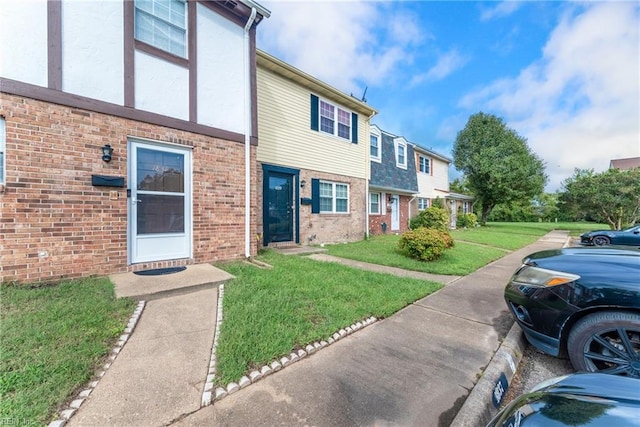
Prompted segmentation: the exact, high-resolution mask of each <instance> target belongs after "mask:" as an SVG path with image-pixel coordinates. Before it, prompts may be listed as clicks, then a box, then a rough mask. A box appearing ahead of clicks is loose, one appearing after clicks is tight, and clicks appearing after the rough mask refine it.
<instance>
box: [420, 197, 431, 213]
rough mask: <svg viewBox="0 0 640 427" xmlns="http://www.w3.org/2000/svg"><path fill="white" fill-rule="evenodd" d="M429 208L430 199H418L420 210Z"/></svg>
mask: <svg viewBox="0 0 640 427" xmlns="http://www.w3.org/2000/svg"><path fill="white" fill-rule="evenodd" d="M428 207H429V199H428V198H426V197H419V198H418V210H419V211H423V210H425V209H427V208H428Z"/></svg>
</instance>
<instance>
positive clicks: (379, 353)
mask: <svg viewBox="0 0 640 427" xmlns="http://www.w3.org/2000/svg"><path fill="white" fill-rule="evenodd" d="M566 237H567V234H566V233H564V232H551V233H549V234H548V235H547V236H545V237H543V238H542V239H540V240H538V241H537V242H535V243H533V244H531V245H529V246H527V247H525V248H523V249H520V250H518V251H515V252H513V253H510V254H508V255H507V256H505V257H504V258H502V259H500V260H498V261H495V262H494V263H492V264H490V265H488V266H486V267H484V268H482V269H480V270H478V271H476V272H475V273H473V274H470V275H468V276H465V277H463V278H460V279H459V280H457V281H454V282H452V283H450V284H448V285H447V286H446V287H444V288H443V289H442V290H440V291H439V292H437V293H435V294H433V295H430V296H428V297H426V298H423V299H422V300H419V301H417V302H416V303H414V304H412V305H410V306H408V307H406V308H405V309H403V310H401V311H400V312H398V313H396V314H395V315H393V316H391V317H389V318H387V319H384V320H383V321H380V322H377V323H375V324H373V325H371V326H369V327H367V328H364V329H362V330H360V331H358V332H357V333H355V334H352V335H349V336H348V337H346V338H344V339H342V340H340V341H338V342H336V343H334V344H333V345H331V346H329V347H327V348H325V349H323V350H322V351H319V352H318V353H316V354H314V355H312V356H310V357H307V358H305V359H304V360H302V361H300V362H297V363H295V364H293V365H291V366H290V367H287V368H286V369H284V370H282V371H281V372H278V373H276V374H274V375H271V376H269V377H267V378H265V379H263V380H262V381H259V382H257V383H255V384H252V385H251V386H249V387H247V388H245V389H243V390H240V391H238V392H237V393H235V394H233V395H230V396H228V397H226V398H225V399H223V400H221V401H218V402H215V403H214V404H213V405H212V406H209V407H206V408H203V409H201V410H199V411H197V412H195V413H193V414H191V415H189V416H186V417H184V418H182V419H180V420H178V421H177V422H175V423H174V424H172V425H176V426H200V425H202V426H209V425H216V426H227V425H228V426H245V425H252V426H255V425H263V426H272V425H317V426H352V425H358V426H373V425H375V426H448V425H450V424H451V422H452V420H453V419H454V417H455V416H456V414H457V413H458V411H459V410H460V408H461V406H462V405H463V403H464V402H465V400H466V399H467V396H468V395H469V393H470V391H471V390H472V389H473V388H474V385H475V384H476V382H477V379H478V377H479V376H480V375H481V374H482V372H483V370H484V369H485V368H486V367H487V365H488V364H489V362H490V361H491V359H492V357H493V355H494V353H495V352H496V350H497V349H498V348H499V346H500V343H501V340H502V339H503V338H504V337H505V335H506V334H507V331H508V330H509V328H510V327H511V325H512V324H513V319H511V316H510V314H509V313H508V312H507V308H506V306H505V303H504V299H503V296H502V293H503V289H504V286H505V285H506V283H507V281H508V280H509V277H510V276H511V274H512V273H513V272H514V271H515V269H516V268H517V267H518V266H519V265H520V263H521V260H522V258H523V257H524V256H526V255H527V254H529V253H531V252H535V251H539V250H544V249H554V248H560V247H562V245H563V244H564V242H565V241H566ZM486 398H487V399H489V398H490V397H489V396H486ZM465 425H472V424H465Z"/></svg>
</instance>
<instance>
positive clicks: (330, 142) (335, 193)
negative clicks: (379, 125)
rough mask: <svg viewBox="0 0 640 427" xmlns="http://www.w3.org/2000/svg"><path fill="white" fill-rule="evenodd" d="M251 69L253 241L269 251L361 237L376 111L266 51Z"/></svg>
mask: <svg viewBox="0 0 640 427" xmlns="http://www.w3.org/2000/svg"><path fill="white" fill-rule="evenodd" d="M257 64H258V78H257V80H258V124H259V128H260V135H259V137H260V144H259V146H258V153H257V156H258V157H257V158H258V162H259V166H258V167H259V171H261V173H259V175H258V188H262V192H261V193H259V199H261V200H259V201H258V208H259V209H260V208H261V214H259V215H258V221H259V224H258V232H259V236H258V238H259V239H260V241H261V242H262V244H263V245H265V246H270V247H273V246H276V247H277V246H288V245H294V244H300V245H308V244H323V243H336V242H348V241H354V240H360V239H363V238H364V236H365V234H366V230H367V228H366V223H367V221H366V212H367V208H366V206H367V190H366V188H367V180H368V177H369V165H368V163H369V159H368V151H367V150H368V144H367V143H366V141H368V138H369V125H370V119H371V117H372V116H373V115H374V114H376V111H375V110H374V109H373V108H371V107H370V106H368V105H367V104H365V103H364V102H361V101H359V100H358V99H356V98H354V97H352V96H349V95H346V94H344V93H342V92H340V91H338V90H337V89H335V88H333V87H331V86H330V85H328V84H326V83H324V82H322V81H320V80H318V79H316V78H315V77H313V76H311V75H309V74H306V73H304V72H303V71H301V70H299V69H297V68H295V67H293V66H291V65H289V64H287V63H285V62H283V61H281V60H279V59H277V58H275V57H273V56H272V55H269V54H268V53H266V52H263V51H260V50H258V51H257Z"/></svg>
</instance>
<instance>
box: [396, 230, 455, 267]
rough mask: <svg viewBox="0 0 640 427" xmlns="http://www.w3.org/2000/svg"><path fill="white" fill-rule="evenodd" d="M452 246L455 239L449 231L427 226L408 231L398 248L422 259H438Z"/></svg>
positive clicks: (412, 256)
mask: <svg viewBox="0 0 640 427" xmlns="http://www.w3.org/2000/svg"><path fill="white" fill-rule="evenodd" d="M451 246H453V239H452V238H451V236H450V235H449V233H447V232H445V231H439V230H435V229H433V228H426V227H419V228H417V229H415V230H409V231H406V232H405V233H403V234H402V236H400V240H399V241H398V248H399V249H400V250H401V251H402V252H406V253H407V255H409V256H410V257H411V258H415V259H419V260H421V261H433V260H436V259H438V258H440V256H441V255H442V253H443V252H444V251H445V250H446V249H447V248H450V247H451Z"/></svg>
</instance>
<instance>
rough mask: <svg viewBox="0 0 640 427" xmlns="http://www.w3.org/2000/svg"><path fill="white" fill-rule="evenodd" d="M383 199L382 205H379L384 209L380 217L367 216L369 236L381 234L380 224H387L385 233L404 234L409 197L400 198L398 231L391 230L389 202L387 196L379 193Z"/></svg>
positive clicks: (406, 228) (407, 218)
mask: <svg viewBox="0 0 640 427" xmlns="http://www.w3.org/2000/svg"><path fill="white" fill-rule="evenodd" d="M381 194H382V196H383V198H384V203H381V205H384V206H381V209H382V208H384V209H386V210H383V211H382V212H381V214H380V215H375V214H374V215H369V234H370V235H372V236H376V235H378V234H383V233H382V223H383V222H385V223H387V233H386V234H391V233H400V234H402V233H404V232H405V231H407V230H408V229H409V201H410V200H411V197H409V196H400V229H399V230H391V207H390V206H389V202H388V201H387V199H388V198H389V194H384V193H381Z"/></svg>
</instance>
